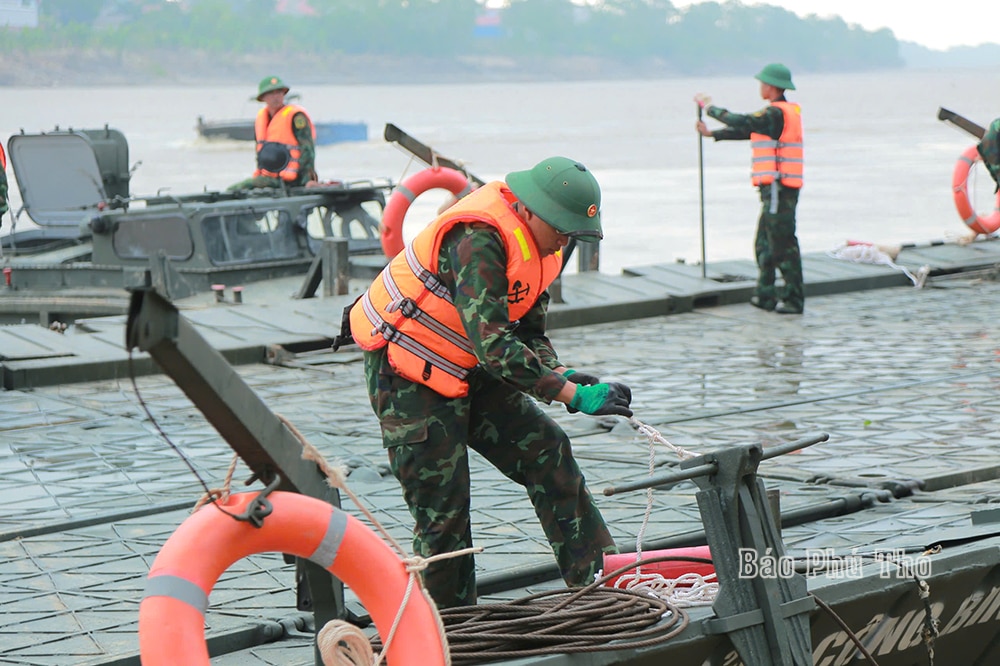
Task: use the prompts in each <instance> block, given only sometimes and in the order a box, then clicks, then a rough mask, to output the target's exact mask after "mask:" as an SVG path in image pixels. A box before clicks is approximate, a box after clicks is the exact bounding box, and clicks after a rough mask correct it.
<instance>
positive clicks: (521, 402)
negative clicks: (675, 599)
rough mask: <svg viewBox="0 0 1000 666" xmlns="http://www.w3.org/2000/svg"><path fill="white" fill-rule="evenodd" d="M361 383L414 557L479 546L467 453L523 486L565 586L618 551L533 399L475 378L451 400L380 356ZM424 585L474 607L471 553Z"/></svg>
mask: <svg viewBox="0 0 1000 666" xmlns="http://www.w3.org/2000/svg"><path fill="white" fill-rule="evenodd" d="M365 377H366V380H367V382H368V393H369V397H370V398H371V403H372V408H373V409H374V411H375V414H376V416H378V418H379V421H380V423H381V427H382V441H383V445H384V446H385V447H386V449H387V453H388V456H389V466H390V468H391V469H392V473H393V474H394V475H395V476H396V479H398V480H399V484H400V486H401V487H402V491H403V498H404V499H405V500H406V504H407V506H408V507H409V509H410V514H411V515H412V516H413V519H414V521H415V526H414V530H413V534H414V537H413V551H414V553H415V554H417V555H420V556H423V557H428V556H431V555H437V554H439V553H447V552H452V551H456V550H460V549H463V548H469V547H471V546H472V545H473V539H472V525H471V522H470V516H469V507H470V502H471V487H470V478H469V449H472V450H473V451H476V452H477V453H479V454H480V455H481V456H483V457H484V458H485V459H486V460H488V461H489V462H490V463H491V464H492V465H493V466H494V467H496V468H497V469H498V470H499V471H500V472H502V473H503V474H504V476H506V477H507V478H509V479H510V480H511V481H514V482H515V483H517V484H519V485H521V486H523V487H524V488H525V490H526V491H527V493H528V499H529V500H530V501H531V503H532V505H533V506H534V509H535V515H536V516H537V517H538V520H539V522H540V523H541V526H542V530H543V531H544V533H545V537H546V538H547V539H548V541H549V544H550V545H551V547H552V551H553V553H554V554H555V558H556V562H557V563H558V565H559V571H560V573H561V575H562V577H563V580H565V581H566V584H567V585H570V586H582V585H586V584H588V583H591V582H593V580H594V574H595V573H596V572H597V571H598V570H599V569H600V568H601V567H602V565H603V554H604V553H615V552H617V548H616V547H615V545H614V541H613V540H612V538H611V534H610V532H609V531H608V527H607V525H606V524H605V522H604V518H603V517H602V516H601V512H600V510H599V509H598V508H597V505H596V504H595V503H594V499H593V497H592V496H591V494H590V491H589V490H588V489H587V485H586V482H585V481H584V478H583V474H582V472H581V471H580V468H579V466H578V465H577V463H576V460H575V459H574V457H573V452H572V450H571V447H570V441H569V438H568V437H567V436H566V433H565V432H563V430H562V428H560V427H559V425H558V424H557V423H556V422H555V421H554V420H553V419H552V418H551V417H549V416H548V415H547V414H546V413H545V412H543V411H542V410H541V409H540V408H539V406H538V405H537V404H536V403H535V402H534V401H533V400H532V399H531V398H529V397H528V396H526V395H524V394H523V393H521V392H519V391H518V390H516V389H515V388H513V387H511V386H509V385H507V384H504V383H503V382H501V381H498V380H496V379H493V378H491V377H489V376H486V375H485V373H473V377H472V378H471V381H470V389H469V395H468V396H466V397H464V398H445V397H444V396H442V395H440V394H439V393H437V392H435V391H432V390H431V389H429V388H427V387H426V386H424V385H422V384H417V383H414V382H410V381H408V380H406V379H403V378H402V377H400V376H398V375H397V374H396V373H395V372H394V371H393V370H392V368H391V366H390V365H389V362H388V360H387V358H386V353H385V350H384V349H383V350H379V351H375V352H365ZM424 585H425V587H426V588H427V590H428V591H429V592H430V594H431V596H432V597H433V598H434V601H435V602H436V603H437V604H438V606H439V607H441V608H447V607H451V606H461V605H471V604H475V603H476V575H475V560H474V558H473V556H472V555H464V556H461V557H455V558H451V559H446V560H442V561H439V562H434V563H432V564H431V565H430V566H429V567H428V568H427V569H426V570H425V571H424Z"/></svg>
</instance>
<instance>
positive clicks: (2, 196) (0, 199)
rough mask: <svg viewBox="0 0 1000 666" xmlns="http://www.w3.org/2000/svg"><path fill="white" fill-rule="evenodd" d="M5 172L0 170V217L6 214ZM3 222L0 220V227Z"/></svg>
mask: <svg viewBox="0 0 1000 666" xmlns="http://www.w3.org/2000/svg"><path fill="white" fill-rule="evenodd" d="M7 207H8V206H7V172H6V171H5V170H2V169H0V215H3V214H4V213H6V212H7ZM2 224H3V220H2V219H0V225H2Z"/></svg>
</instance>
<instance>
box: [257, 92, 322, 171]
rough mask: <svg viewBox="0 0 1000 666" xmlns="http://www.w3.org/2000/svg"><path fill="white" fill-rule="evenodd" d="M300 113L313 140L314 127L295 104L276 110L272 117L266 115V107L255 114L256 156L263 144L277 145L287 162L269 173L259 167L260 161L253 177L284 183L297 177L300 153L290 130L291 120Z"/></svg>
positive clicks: (293, 133) (304, 111)
mask: <svg viewBox="0 0 1000 666" xmlns="http://www.w3.org/2000/svg"><path fill="white" fill-rule="evenodd" d="M297 113H301V114H303V115H304V116H305V117H306V119H307V120H308V121H309V127H310V128H311V129H312V136H313V139H315V138H316V126H315V125H314V124H313V121H312V118H310V117H309V114H308V113H306V110H305V109H303V108H302V107H301V106H297V105H295V104H286V105H285V106H283V107H282V108H281V109H279V110H278V112H277V113H276V114H274V117H273V118H272V117H271V115H270V114H269V113H268V110H267V107H266V106H265V107H263V108H262V109H261V110H260V111H258V112H257V120H256V122H254V136H255V137H256V139H257V154H258V156H259V155H260V151H261V150H262V149H263V148H264V145H265V144H268V143H274V144H279V146H280V147H282V148H283V149H284V150H285V151H286V152H287V155H288V161H287V162H286V164H285V165H284V167H282V168H281V169H280V170H278V171H271V170H268V169H266V168H263V167H261V165H260V160H259V159H258V162H257V170H256V171H254V172H253V175H254V176H268V177H270V178H281V179H282V180H284V181H288V182H292V181H295V180H297V179H298V177H299V169H300V165H299V158H300V157H301V155H302V151H301V150H300V149H299V142H298V139H296V138H295V131H294V130H293V129H292V119H293V118H294V117H295V114H297Z"/></svg>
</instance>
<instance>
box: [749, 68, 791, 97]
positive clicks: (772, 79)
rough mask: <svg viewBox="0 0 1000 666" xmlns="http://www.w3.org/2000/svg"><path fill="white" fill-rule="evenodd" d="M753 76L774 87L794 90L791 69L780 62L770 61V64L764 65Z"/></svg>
mask: <svg viewBox="0 0 1000 666" xmlns="http://www.w3.org/2000/svg"><path fill="white" fill-rule="evenodd" d="M753 78H755V79H757V80H758V81H763V82H764V83H766V84H768V85H770V86H774V87H775V88H781V89H782V90H795V84H794V83H792V73H791V71H789V69H788V68H787V67H785V66H784V65H782V64H781V63H780V62H772V63H771V64H770V65H764V69H762V70H760V72H759V73H758V74H757V75H756V76H754V77H753Z"/></svg>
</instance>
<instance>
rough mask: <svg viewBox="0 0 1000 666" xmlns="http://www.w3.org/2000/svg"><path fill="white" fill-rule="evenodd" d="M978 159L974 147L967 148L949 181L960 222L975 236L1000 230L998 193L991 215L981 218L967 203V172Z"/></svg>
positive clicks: (999, 198)
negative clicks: (975, 234) (960, 218)
mask: <svg viewBox="0 0 1000 666" xmlns="http://www.w3.org/2000/svg"><path fill="white" fill-rule="evenodd" d="M979 159H980V157H979V151H978V150H976V146H974V145H973V146H969V147H968V148H966V149H965V152H963V153H962V156H961V157H959V158H958V161H957V162H956V163H955V172H954V174H953V175H952V179H951V189H952V191H953V192H954V194H955V208H957V209H958V214H959V215H960V216H961V217H962V221H963V222H965V224H966V225H967V226H968V227H969V228H970V229H972V230H973V231H975V232H976V233H977V234H991V233H993V232H994V231H996V230H997V229H1000V192H998V193H997V200H996V204H995V206H994V209H993V213H992V214H991V215H987V216H986V217H983V216H981V215H977V214H976V210H975V209H974V208H973V207H972V202H970V201H969V187H968V186H969V172H971V171H972V165H973V164H975V163H976V162H977V161H978V160H979Z"/></svg>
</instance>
